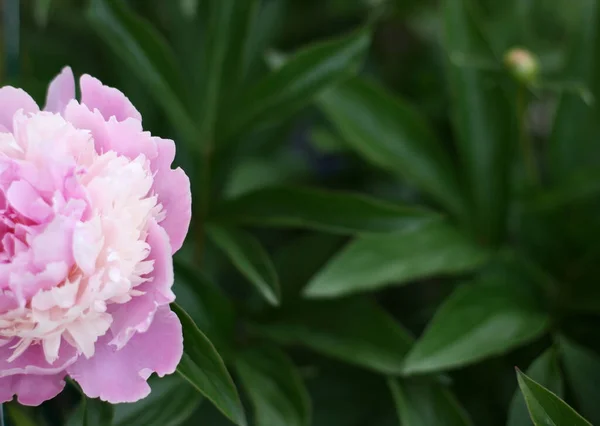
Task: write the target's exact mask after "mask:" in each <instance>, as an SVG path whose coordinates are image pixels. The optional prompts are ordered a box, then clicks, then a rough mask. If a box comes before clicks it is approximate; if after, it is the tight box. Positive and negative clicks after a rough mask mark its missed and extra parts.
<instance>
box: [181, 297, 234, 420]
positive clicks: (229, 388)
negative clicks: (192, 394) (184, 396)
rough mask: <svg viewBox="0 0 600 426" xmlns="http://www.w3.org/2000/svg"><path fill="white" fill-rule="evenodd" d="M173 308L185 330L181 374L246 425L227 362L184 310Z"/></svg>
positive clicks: (229, 416) (221, 408) (215, 403)
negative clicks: (225, 362) (226, 365)
mask: <svg viewBox="0 0 600 426" xmlns="http://www.w3.org/2000/svg"><path fill="white" fill-rule="evenodd" d="M171 309H173V311H174V312H175V313H176V314H177V316H178V317H179V320H180V321H181V325H182V328H183V357H182V358H181V362H180V363H179V366H178V367H177V372H178V373H179V374H181V375H182V376H183V378H185V379H186V380H187V381H188V382H190V383H191V384H192V386H194V387H195V388H196V389H197V390H198V391H199V392H200V393H201V394H202V395H204V396H205V397H206V398H207V399H209V400H210V401H211V402H212V403H213V404H214V405H215V406H216V407H217V408H218V409H219V410H220V411H221V412H222V413H223V414H224V415H225V416H227V417H228V418H229V419H230V420H231V421H233V422H234V423H235V424H236V425H238V426H245V425H246V416H245V414H244V408H243V406H242V403H241V402H240V398H239V395H238V392H237V389H236V387H235V385H234V384H233V380H232V379H231V376H230V375H229V372H228V371H227V368H226V367H225V364H224V363H223V360H222V359H221V357H220V356H219V354H218V353H217V351H216V349H215V348H214V346H213V345H212V343H211V342H210V340H208V338H207V337H206V336H205V335H204V334H202V332H201V331H200V330H199V329H198V327H197V326H196V324H194V321H192V319H191V318H190V316H189V315H188V314H187V313H186V312H185V311H184V310H183V309H181V308H180V307H179V306H177V305H176V304H174V303H173V304H171Z"/></svg>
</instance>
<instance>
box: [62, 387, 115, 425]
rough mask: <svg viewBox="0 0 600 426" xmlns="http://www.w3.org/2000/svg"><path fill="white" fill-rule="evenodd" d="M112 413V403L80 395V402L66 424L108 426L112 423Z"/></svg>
mask: <svg viewBox="0 0 600 426" xmlns="http://www.w3.org/2000/svg"><path fill="white" fill-rule="evenodd" d="M113 415H114V406H113V405H111V404H109V403H107V402H103V401H100V400H99V399H97V398H87V397H86V396H85V395H82V399H81V402H80V403H79V405H78V406H77V408H76V409H75V412H74V413H73V414H72V415H71V417H70V418H69V421H68V423H67V426H110V425H112V424H113Z"/></svg>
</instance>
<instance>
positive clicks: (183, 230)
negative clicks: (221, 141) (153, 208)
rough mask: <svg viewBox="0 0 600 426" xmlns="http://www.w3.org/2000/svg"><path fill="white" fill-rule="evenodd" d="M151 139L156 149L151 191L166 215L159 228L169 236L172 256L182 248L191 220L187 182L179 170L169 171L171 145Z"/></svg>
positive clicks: (190, 197) (171, 156)
mask: <svg viewBox="0 0 600 426" xmlns="http://www.w3.org/2000/svg"><path fill="white" fill-rule="evenodd" d="M153 139H154V141H155V142H156V145H157V147H158V156H157V157H156V161H155V163H154V164H153V170H154V171H155V173H156V177H155V179H154V187H153V189H154V192H155V193H156V194H157V195H158V202H159V203H160V204H162V206H163V209H164V211H165V212H166V217H165V218H164V219H163V220H162V222H161V223H160V226H162V227H163V228H164V229H165V231H167V234H169V240H170V242H171V248H172V252H173V253H175V252H176V251H177V250H179V249H180V248H181V246H182V244H183V240H184V239H185V236H186V234H187V232H188V228H189V226H190V220H191V218H192V194H191V191H190V179H189V178H188V177H187V175H186V174H185V172H184V171H183V170H182V169H180V168H177V169H175V170H172V169H171V163H172V162H173V159H174V157H175V144H174V143H173V141H171V140H168V139H161V138H153Z"/></svg>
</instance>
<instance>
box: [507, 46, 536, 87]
mask: <svg viewBox="0 0 600 426" xmlns="http://www.w3.org/2000/svg"><path fill="white" fill-rule="evenodd" d="M504 64H505V65H506V67H507V68H508V70H509V71H510V73H511V74H512V75H513V77H514V78H516V79H517V80H518V81H519V82H521V83H525V84H529V83H533V82H534V81H535V80H536V79H537V76H538V73H539V63H538V60H537V58H536V57H535V55H534V54H533V53H531V52H530V51H528V50H526V49H523V48H519V47H515V48H513V49H510V50H509V51H508V52H506V54H505V55H504Z"/></svg>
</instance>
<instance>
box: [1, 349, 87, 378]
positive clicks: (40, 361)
mask: <svg viewBox="0 0 600 426" xmlns="http://www.w3.org/2000/svg"><path fill="white" fill-rule="evenodd" d="M15 343H16V341H15ZM12 346H13V344H12V342H9V343H8V344H4V345H2V346H0V377H7V376H14V375H19V374H31V375H55V374H59V373H61V372H62V371H64V370H65V368H66V367H67V366H69V365H71V364H73V363H74V362H75V361H76V360H77V358H78V355H77V351H76V350H75V349H74V348H73V347H72V346H71V345H69V344H68V343H67V342H65V341H64V340H63V342H62V344H61V345H60V350H59V352H58V358H57V359H56V361H54V362H53V363H52V364H49V363H48V362H47V361H46V357H45V356H44V349H43V348H42V345H36V344H32V345H31V346H29V347H28V348H27V350H26V351H25V352H24V353H23V354H22V355H21V356H19V357H18V358H17V359H15V360H14V361H10V362H9V361H8V359H9V358H10V357H11V356H12V354H13V351H14V349H11V347H12Z"/></svg>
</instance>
